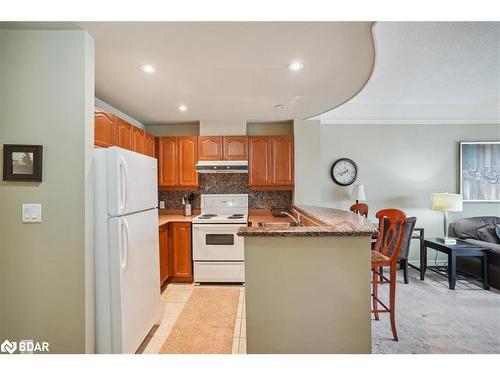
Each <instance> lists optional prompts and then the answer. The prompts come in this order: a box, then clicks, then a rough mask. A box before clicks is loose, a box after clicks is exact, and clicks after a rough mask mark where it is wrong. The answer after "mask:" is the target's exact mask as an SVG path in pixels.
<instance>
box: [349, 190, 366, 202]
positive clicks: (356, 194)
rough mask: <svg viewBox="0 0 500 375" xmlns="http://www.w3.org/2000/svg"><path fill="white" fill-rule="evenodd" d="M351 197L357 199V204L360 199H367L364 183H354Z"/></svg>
mask: <svg viewBox="0 0 500 375" xmlns="http://www.w3.org/2000/svg"><path fill="white" fill-rule="evenodd" d="M351 198H352V199H355V200H356V204H358V203H359V201H366V197H365V187H364V186H363V185H354V186H353V187H352V193H351Z"/></svg>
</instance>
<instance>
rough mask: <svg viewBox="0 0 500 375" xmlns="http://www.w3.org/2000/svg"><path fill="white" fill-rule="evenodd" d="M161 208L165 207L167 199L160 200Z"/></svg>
mask: <svg viewBox="0 0 500 375" xmlns="http://www.w3.org/2000/svg"><path fill="white" fill-rule="evenodd" d="M160 209H162V210H164V209H165V201H160Z"/></svg>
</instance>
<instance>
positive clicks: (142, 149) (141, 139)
mask: <svg viewBox="0 0 500 375" xmlns="http://www.w3.org/2000/svg"><path fill="white" fill-rule="evenodd" d="M132 151H135V152H138V153H140V154H145V153H146V132H145V131H144V129H140V128H137V127H135V126H133V127H132Z"/></svg>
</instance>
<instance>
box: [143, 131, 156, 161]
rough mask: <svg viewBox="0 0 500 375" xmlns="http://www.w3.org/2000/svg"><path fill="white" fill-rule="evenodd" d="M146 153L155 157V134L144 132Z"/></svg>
mask: <svg viewBox="0 0 500 375" xmlns="http://www.w3.org/2000/svg"><path fill="white" fill-rule="evenodd" d="M145 154H146V155H148V156H151V157H152V158H154V157H155V136H154V135H153V134H149V133H146V152H145Z"/></svg>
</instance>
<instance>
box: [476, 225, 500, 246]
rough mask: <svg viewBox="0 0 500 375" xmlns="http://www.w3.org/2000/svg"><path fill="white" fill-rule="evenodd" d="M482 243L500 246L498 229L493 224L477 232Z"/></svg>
mask: <svg viewBox="0 0 500 375" xmlns="http://www.w3.org/2000/svg"><path fill="white" fill-rule="evenodd" d="M477 234H478V236H479V239H480V240H481V241H485V242H490V243H496V244H500V238H498V236H497V234H496V227H495V225H493V224H487V225H484V226H482V227H480V228H478V230H477Z"/></svg>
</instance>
